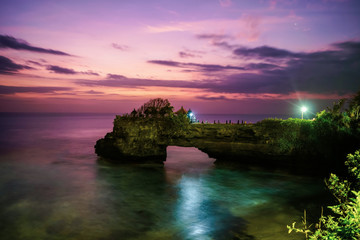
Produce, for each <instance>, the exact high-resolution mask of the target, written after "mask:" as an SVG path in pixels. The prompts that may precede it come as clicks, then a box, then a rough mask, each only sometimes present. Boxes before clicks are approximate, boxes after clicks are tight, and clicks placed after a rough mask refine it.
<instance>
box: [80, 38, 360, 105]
mask: <svg viewBox="0 0 360 240" xmlns="http://www.w3.org/2000/svg"><path fill="white" fill-rule="evenodd" d="M330 47H331V50H326V51H314V52H309V53H297V52H291V51H288V50H284V49H279V48H274V47H266V48H263V47H258V48H246V49H245V50H244V51H243V50H242V52H241V54H244V55H245V56H247V57H248V58H249V61H253V60H254V61H255V62H250V63H248V64H245V65H244V66H223V65H211V64H198V63H184V62H176V61H164V60H151V61H149V63H153V64H159V65H163V66H168V67H176V68H182V69H184V70H189V71H204V72H206V76H207V77H208V78H205V79H203V80H201V81H200V80H194V81H185V80H154V79H139V78H127V77H126V76H123V75H116V74H109V75H108V76H107V78H106V79H104V80H78V81H77V82H76V83H77V84H80V85H85V86H90V87H97V86H104V87H110V88H111V87H114V88H141V87H172V88H189V89H199V90H202V91H206V92H208V93H217V94H220V95H221V96H222V95H224V96H226V95H225V94H229V93H235V94H255V95H256V94H275V95H282V96H294V94H295V93H298V92H302V93H306V94H312V95H314V96H315V95H316V96H320V95H322V97H324V96H328V97H329V98H330V97H331V98H334V96H336V95H337V96H346V95H348V94H352V93H355V92H356V91H358V90H359V89H360V81H359V79H360V42H354V41H348V42H341V43H335V44H332V45H331V46H330ZM274 59H275V60H281V61H274ZM228 69H233V70H241V71H239V72H238V73H234V71H230V72H229V71H226V70H228ZM206 97H208V96H205V97H203V98H204V99H205V98H206ZM211 97H212V96H211ZM208 98H209V97H208Z"/></svg>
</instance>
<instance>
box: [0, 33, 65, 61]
mask: <svg viewBox="0 0 360 240" xmlns="http://www.w3.org/2000/svg"><path fill="white" fill-rule="evenodd" d="M0 48H11V49H16V50H27V51H32V52H38V53H48V54H55V55H63V56H71V55H70V54H68V53H65V52H62V51H58V50H53V49H45V48H41V47H34V46H31V45H30V44H29V43H27V42H25V41H23V40H20V39H16V38H14V37H11V36H7V35H0Z"/></svg>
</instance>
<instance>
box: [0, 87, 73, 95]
mask: <svg viewBox="0 0 360 240" xmlns="http://www.w3.org/2000/svg"><path fill="white" fill-rule="evenodd" d="M70 90H72V88H68V87H16V86H3V85H0V94H3V95H8V94H15V93H28V92H31V93H54V92H57V91H70Z"/></svg>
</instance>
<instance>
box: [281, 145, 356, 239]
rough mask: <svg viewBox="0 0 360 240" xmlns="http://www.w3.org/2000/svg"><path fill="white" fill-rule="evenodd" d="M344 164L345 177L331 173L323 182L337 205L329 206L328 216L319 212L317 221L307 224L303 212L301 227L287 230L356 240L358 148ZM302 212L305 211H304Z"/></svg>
mask: <svg viewBox="0 0 360 240" xmlns="http://www.w3.org/2000/svg"><path fill="white" fill-rule="evenodd" d="M345 165H346V166H347V169H348V174H349V179H344V180H342V179H340V178H339V177H338V176H337V175H335V174H331V175H330V178H329V179H328V180H327V181H326V185H327V187H328V189H329V190H330V192H331V193H332V194H333V195H334V197H335V199H336V200H337V202H338V204H337V205H334V206H329V207H328V208H329V209H330V210H331V211H332V215H327V216H323V215H321V217H320V219H319V223H318V224H316V225H310V226H308V225H307V223H306V215H304V218H303V227H302V228H297V227H296V226H295V225H296V223H293V224H292V226H287V228H288V229H289V233H291V232H293V231H294V232H300V233H303V234H305V239H311V240H315V239H334V240H335V239H339V240H348V239H349V240H350V239H353V240H356V239H360V150H357V151H356V152H355V153H354V154H348V156H347V161H346V162H345ZM305 213H306V212H305Z"/></svg>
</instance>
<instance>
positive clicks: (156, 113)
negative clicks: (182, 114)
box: [137, 98, 173, 117]
mask: <svg viewBox="0 0 360 240" xmlns="http://www.w3.org/2000/svg"><path fill="white" fill-rule="evenodd" d="M172 110H173V107H172V106H171V104H170V102H169V100H167V99H162V98H155V99H151V100H150V101H148V102H146V103H145V104H144V105H142V106H141V107H140V108H139V109H138V110H137V115H138V116H145V117H164V116H170V114H171V113H172Z"/></svg>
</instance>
